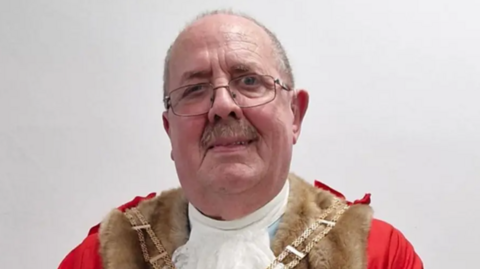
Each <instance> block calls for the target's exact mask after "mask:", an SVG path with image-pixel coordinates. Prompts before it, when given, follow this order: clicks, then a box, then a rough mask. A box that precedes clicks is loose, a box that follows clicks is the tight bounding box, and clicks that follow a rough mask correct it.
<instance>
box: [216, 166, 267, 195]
mask: <svg viewBox="0 0 480 269" xmlns="http://www.w3.org/2000/svg"><path fill="white" fill-rule="evenodd" d="M209 174H210V175H208V177H209V178H210V185H211V187H212V188H214V189H216V190H218V191H222V192H226V193H232V194H234V193H241V192H244V191H246V190H248V189H250V188H251V187H253V186H255V185H256V184H257V183H258V181H259V180H260V179H261V177H260V173H259V172H258V169H255V167H251V165H246V164H242V163H234V164H220V165H218V166H216V167H215V168H214V169H212V171H211V172H210V173H209Z"/></svg>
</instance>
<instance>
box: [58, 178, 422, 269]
mask: <svg viewBox="0 0 480 269" xmlns="http://www.w3.org/2000/svg"><path fill="white" fill-rule="evenodd" d="M315 186H316V187H317V188H321V189H324V190H327V191H329V192H331V193H333V194H334V195H336V196H338V197H340V198H342V199H345V197H344V196H343V194H341V193H339V192H338V191H336V190H334V189H332V188H330V187H328V186H327V185H325V184H323V183H321V182H319V181H315ZM155 195H156V194H155V193H151V194H149V195H147V196H146V197H135V199H133V200H132V201H130V202H128V203H127V204H124V205H122V206H120V207H119V208H118V209H119V210H121V211H122V212H123V211H124V210H126V209H128V208H131V207H134V206H136V205H138V204H139V203H140V202H141V201H143V200H146V199H151V198H153V197H155ZM348 203H349V204H350V205H351V204H370V194H366V195H365V196H364V197H363V198H362V199H359V200H356V201H354V202H353V203H352V202H348ZM99 227H100V225H96V226H94V227H92V228H91V229H90V231H89V233H88V236H87V237H86V238H85V239H84V240H83V242H82V243H81V244H80V245H78V246H77V247H76V248H74V249H73V250H72V251H71V252H70V253H68V255H67V256H66V257H65V258H64V260H63V261H62V262H61V264H60V265H59V267H58V269H102V262H101V258H100V255H99V254H98V253H99V252H98V251H99V240H98V229H99ZM367 253H368V254H367V255H368V269H423V268H424V267H423V263H422V261H421V259H420V258H419V257H418V255H417V254H416V253H415V250H414V248H413V246H412V245H411V244H410V242H408V240H407V239H406V238H405V237H404V236H403V234H402V233H401V232H400V231H398V230H397V229H395V228H394V227H393V226H392V225H390V224H388V223H386V222H383V221H381V220H377V219H373V220H372V225H371V229H370V234H369V237H368V246H367Z"/></svg>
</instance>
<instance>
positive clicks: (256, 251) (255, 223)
mask: <svg viewBox="0 0 480 269" xmlns="http://www.w3.org/2000/svg"><path fill="white" fill-rule="evenodd" d="M289 189H290V186H289V182H288V180H286V181H285V185H284V186H283V188H282V190H281V191H280V193H279V194H278V195H277V196H275V197H274V198H273V199H272V200H271V201H270V202H268V203H267V204H266V205H264V206H263V207H261V208H260V209H258V210H257V211H255V212H253V213H252V214H250V215H247V216H245V217H243V218H241V219H238V220H233V221H219V220H214V219H211V218H208V217H206V216H205V215H203V214H202V213H200V212H199V211H198V210H197V209H196V208H195V207H194V206H193V205H191V204H189V205H188V217H189V220H190V224H191V227H192V230H191V233H190V238H189V240H188V242H187V243H186V244H185V245H183V246H181V247H179V248H178V249H177V250H176V251H175V252H174V253H173V257H172V259H173V262H174V264H175V267H176V268H177V269H205V268H208V269H225V268H229V269H245V268H248V269H257V268H258V269H264V268H266V267H267V266H268V265H269V264H270V263H271V262H272V261H273V259H274V258H275V256H274V254H273V252H272V251H271V249H270V238H269V234H268V227H269V226H270V225H272V224H273V223H274V222H275V221H277V220H278V219H279V218H280V217H281V216H282V215H283V213H284V212H285V208H286V206H287V202H288V195H289Z"/></svg>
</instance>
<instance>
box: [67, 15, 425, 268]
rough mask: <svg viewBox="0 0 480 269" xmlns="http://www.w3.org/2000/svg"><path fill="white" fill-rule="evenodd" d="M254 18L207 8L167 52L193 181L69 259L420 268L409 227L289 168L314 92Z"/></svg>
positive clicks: (112, 219) (174, 120)
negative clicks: (405, 230) (300, 83)
mask: <svg viewBox="0 0 480 269" xmlns="http://www.w3.org/2000/svg"><path fill="white" fill-rule="evenodd" d="M294 89H295V88H294V79H293V75H292V70H291V67H290V65H289V61H288V59H287V56H286V54H285V51H284V50H283V48H282V46H281V44H280V42H279V41H278V40H277V38H276V37H275V36H274V35H273V34H272V33H271V32H270V31H269V30H268V29H266V28H265V27H263V26H262V25H260V24H259V23H258V22H256V21H255V20H253V19H251V18H249V17H247V16H243V15H238V14H234V13H230V12H226V11H220V12H212V13H208V14H205V15H203V16H201V17H199V18H198V19H196V20H195V21H194V22H193V23H191V24H190V25H189V26H188V27H186V28H185V29H184V30H183V31H182V32H181V33H180V34H179V36H178V37H177V39H176V40H175V42H174V43H173V45H172V47H171V48H170V50H169V52H168V55H167V58H166V61H165V75H164V91H165V107H166V111H165V112H164V115H163V123H164V127H165V131H166V132H167V134H168V136H169V138H170V141H171V145H172V152H171V157H172V159H173V160H174V162H175V166H176V170H177V173H178V178H179V180H180V184H181V186H182V188H181V189H175V190H170V191H166V192H163V193H162V194H160V195H159V196H156V197H154V196H155V195H154V194H152V195H150V196H148V197H144V198H140V197H138V198H136V199H135V200H133V201H132V202H130V203H128V204H126V205H124V206H121V207H120V208H118V209H115V210H113V211H112V213H111V214H109V216H108V217H107V218H106V219H105V220H104V221H103V222H102V223H101V224H100V225H97V226H96V227H94V228H92V229H91V230H90V233H89V236H88V237H87V238H86V239H85V240H84V242H82V244H80V245H79V246H78V247H77V248H75V249H74V250H73V251H72V252H70V253H69V254H68V255H67V257H66V258H65V259H64V261H63V262H62V263H61V265H60V267H59V268H60V269H77V268H80V269H87V268H88V269H100V268H103V269H113V268H115V269H121V268H128V269H140V268H178V269H220V268H221V269H227V268H228V269H236V268H248V269H261V268H262V269H263V268H275V269H280V268H298V269H307V268H313V269H320V268H321V269H337V268H345V269H346V268H349V269H354V268H355V269H356V268H358V269H364V268H369V269H407V268H408V269H420V268H423V265H422V262H421V260H420V258H419V257H418V256H417V254H416V253H415V251H414V249H413V247H412V246H411V245H410V243H409V242H408V241H407V240H406V239H405V238H404V237H403V235H402V234H401V233H400V232H399V231H398V230H396V229H395V228H393V227H392V226H390V225H389V224H387V223H385V222H382V221H379V220H376V219H373V218H372V210H371V208H370V207H369V205H368V203H369V199H368V197H365V199H363V200H360V201H357V202H355V203H349V202H347V201H345V200H344V198H343V197H342V196H341V195H340V194H339V193H337V192H335V191H333V190H331V189H329V188H328V187H326V186H324V185H322V184H321V183H318V182H317V184H316V186H312V185H310V184H308V183H307V182H306V181H304V180H303V179H301V178H299V177H298V176H296V175H294V174H291V173H289V171H290V161H291V157H292V147H293V145H294V144H295V143H296V142H297V141H298V138H299V135H300V130H301V124H302V120H303V118H304V116H305V113H306V111H307V107H308V102H309V96H308V93H307V92H306V91H304V90H294Z"/></svg>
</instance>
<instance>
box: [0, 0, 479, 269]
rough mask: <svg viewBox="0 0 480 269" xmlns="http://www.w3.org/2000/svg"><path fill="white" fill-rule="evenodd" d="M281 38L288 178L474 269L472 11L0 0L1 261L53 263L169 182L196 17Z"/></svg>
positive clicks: (422, 250) (440, 262) (437, 5)
mask: <svg viewBox="0 0 480 269" xmlns="http://www.w3.org/2000/svg"><path fill="white" fill-rule="evenodd" d="M222 7H233V8H236V9H239V10H241V11H245V12H248V13H249V14H251V15H253V16H254V17H256V18H258V19H259V20H260V21H261V22H263V23H265V24H266V25H267V26H268V27H270V28H271V29H272V30H273V31H274V32H275V33H277V34H278V36H279V38H280V40H281V41H282V42H283V44H284V46H285V47H286V49H287V52H288V54H289V56H290V58H291V61H292V65H293V68H294V73H295V76H296V81H297V85H298V87H299V88H305V89H307V90H308V91H309V92H310V95H311V103H310V108H309V111H308V113H307V116H306V118H305V122H304V126H303V130H302V135H301V138H300V141H299V144H298V145H296V146H295V153H294V161H293V164H292V171H294V172H296V173H297V174H299V175H301V176H302V177H304V178H305V179H307V180H308V181H310V182H312V183H313V181H314V180H315V179H317V180H321V181H322V182H324V183H326V184H328V185H330V186H331V187H333V188H335V189H337V190H339V191H341V192H342V193H344V194H345V195H346V196H347V198H348V199H349V200H355V199H359V198H361V197H363V195H364V194H365V193H372V206H373V207H374V209H375V212H376V217H377V218H380V219H383V220H386V221H388V222H390V223H392V224H393V225H395V226H396V227H397V228H398V229H400V230H401V231H402V232H403V233H404V234H405V235H406V236H407V238H408V239H409V240H410V241H411V242H412V244H413V245H414V246H415V248H416V250H417V251H418V253H419V254H420V255H421V257H422V259H423V260H424V262H425V264H426V268H438V269H442V268H444V269H447V268H477V266H478V259H477V257H478V256H479V255H480V251H479V247H478V245H477V244H478V241H479V240H480V231H479V229H478V223H479V220H480V218H479V213H478V211H477V207H478V204H479V202H480V200H479V191H480V108H479V107H480V106H479V103H480V93H479V90H480V75H479V74H480V64H479V62H480V17H479V16H478V11H479V10H480V4H479V2H478V1H469V2H467V1H447V0H405V1H385V0H361V1H360V0H352V1H315V0H309V1H258V0H255V1H252V0H246V1H225V0H208V1H185V0H182V1H178V0H176V1H166V0H157V1H153V0H144V1H125V0H123V1H120V0H115V1H113V0H103V1H93V0H90V1H72V0H30V1H26V0H15V1H7V0H3V1H1V4H0V183H1V185H0V197H1V200H2V202H1V203H0V264H1V267H2V268H56V267H57V266H58V264H59V263H60V261H61V260H62V259H63V258H64V256H65V255H66V254H67V253H68V252H69V251H70V250H71V249H73V248H74V247H75V246H76V245H77V244H79V243H80V242H81V240H82V239H83V238H84V237H85V236H86V234H87V232H88V230H89V228H90V227H91V226H94V225H95V224H97V223H98V222H99V221H101V220H102V218H103V217H104V216H105V214H106V213H107V212H109V211H110V210H111V209H112V208H114V207H116V206H119V205H121V204H123V203H125V202H127V201H129V200H131V199H132V198H134V197H135V196H137V195H142V196H143V195H147V194H148V193H150V192H157V193H158V192H159V191H162V190H165V189H168V188H171V187H175V186H178V181H177V178H176V173H175V169H174V164H173V162H172V161H171V160H170V143H169V140H168V138H167V136H166V135H165V132H164V130H163V127H162V119H161V113H162V111H163V104H162V72H163V66H162V64H163V58H164V56H165V53H166V50H167V48H168V46H169V45H170V43H171V42H172V41H173V39H174V37H175V35H176V34H177V33H178V31H179V30H180V29H181V28H182V27H183V26H184V25H185V24H186V23H187V22H188V21H189V20H191V19H192V18H193V17H194V16H195V15H197V14H198V13H199V12H202V11H205V10H208V9H213V8H222Z"/></svg>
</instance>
